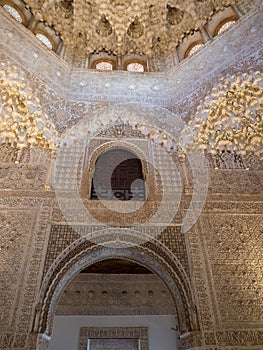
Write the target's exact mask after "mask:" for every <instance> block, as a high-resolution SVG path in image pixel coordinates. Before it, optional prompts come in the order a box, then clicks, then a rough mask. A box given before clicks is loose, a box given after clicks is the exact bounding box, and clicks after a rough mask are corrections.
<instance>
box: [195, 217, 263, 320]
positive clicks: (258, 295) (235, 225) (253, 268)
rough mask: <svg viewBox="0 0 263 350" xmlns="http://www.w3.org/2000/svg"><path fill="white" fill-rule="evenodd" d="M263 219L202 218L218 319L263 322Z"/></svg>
mask: <svg viewBox="0 0 263 350" xmlns="http://www.w3.org/2000/svg"><path fill="white" fill-rule="evenodd" d="M262 223H263V220H262V216H261V215H257V216H256V215H247V216H238V215H236V216H234V217H231V216H228V215H216V217H215V215H213V218H212V217H211V216H207V217H203V219H202V230H203V235H204V239H205V243H206V247H207V250H208V259H209V263H210V266H211V270H212V275H213V277H212V278H213V284H214V288H215V289H214V293H215V296H216V301H217V306H218V313H219V322H226V323H229V322H232V323H234V322H235V321H236V322H239V323H240V322H245V323H247V322H255V323H256V324H257V323H258V322H262V314H263V312H262V310H263V309H262V307H263V304H262V288H261V286H262V283H263V280H262V273H261V272H262V271H261V269H260V266H261V264H262V246H263V242H262V233H261V232H262V229H263V226H262ZM237 310H238V311H237Z"/></svg>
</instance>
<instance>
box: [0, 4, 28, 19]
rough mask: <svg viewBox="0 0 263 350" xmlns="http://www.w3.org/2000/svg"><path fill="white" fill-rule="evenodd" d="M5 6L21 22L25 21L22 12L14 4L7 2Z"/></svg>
mask: <svg viewBox="0 0 263 350" xmlns="http://www.w3.org/2000/svg"><path fill="white" fill-rule="evenodd" d="M3 8H4V9H5V10H6V11H7V12H8V13H9V14H10V15H11V16H12V17H13V18H14V19H15V20H16V21H17V22H19V23H22V22H23V19H22V16H21V15H20V13H19V12H18V11H17V10H16V9H15V8H14V7H12V6H10V5H7V4H5V5H4V6H3Z"/></svg>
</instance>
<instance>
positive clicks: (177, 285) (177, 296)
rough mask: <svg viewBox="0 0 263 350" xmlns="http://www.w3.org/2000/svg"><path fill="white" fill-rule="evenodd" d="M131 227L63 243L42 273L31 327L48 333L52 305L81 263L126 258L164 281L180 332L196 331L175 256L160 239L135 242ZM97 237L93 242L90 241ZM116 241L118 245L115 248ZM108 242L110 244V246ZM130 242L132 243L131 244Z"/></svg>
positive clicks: (191, 302) (190, 299) (192, 307)
mask: <svg viewBox="0 0 263 350" xmlns="http://www.w3.org/2000/svg"><path fill="white" fill-rule="evenodd" d="M138 234H139V235H141V232H139V233H138V232H136V230H135V229H126V228H121V229H118V228H112V229H106V230H101V231H96V232H94V233H93V235H94V238H93V240H92V241H93V243H91V242H90V240H88V239H87V238H86V237H81V238H79V239H78V240H77V241H75V242H74V243H72V244H71V245H70V246H69V247H67V248H66V249H65V250H64V251H63V252H62V253H61V254H60V255H59V256H58V257H57V259H56V261H55V262H54V263H53V264H52V266H51V267H50V269H49V271H48V273H47V274H46V276H45V278H44V281H43V284H42V288H41V291H40V294H39V302H38V305H39V307H38V310H37V312H36V317H35V324H34V330H35V331H36V332H38V333H40V334H45V335H46V336H48V337H50V336H51V334H52V327H53V320H54V316H55V311H56V305H57V303H58V302H59V298H60V296H61V294H62V292H63V290H64V289H65V288H66V286H67V284H68V283H69V282H70V281H71V280H72V279H73V278H74V277H75V276H76V275H77V274H78V273H79V272H80V271H81V270H83V269H84V268H85V267H87V266H90V265H92V264H94V263H96V262H99V261H103V260H107V259H113V258H114V259H115V258H120V259H126V260H130V261H133V262H136V263H138V264H140V265H143V266H144V267H146V268H148V269H149V270H151V271H152V272H153V273H155V274H156V275H157V276H159V278H160V279H161V280H162V281H163V282H164V283H165V285H166V286H167V288H168V290H169V291H170V293H171V295H172V297H173V300H174V302H175V306H176V310H177V316H178V321H179V330H180V332H181V333H188V332H191V331H197V330H198V329H199V326H198V318H197V314H196V306H195V301H194V295H193V291H192V289H191V284H190V280H189V277H188V275H187V273H186V271H185V270H184V268H183V267H182V265H181V263H180V262H179V261H178V259H177V258H176V257H175V256H174V255H173V254H172V252H171V251H169V249H168V248H166V247H165V246H164V245H163V244H162V243H161V242H160V241H158V240H154V239H152V237H148V238H145V241H147V243H145V244H144V245H143V246H137V245H136V242H137V235H138ZM95 240H96V241H97V244H96V243H94V241H95ZM116 242H118V244H119V248H116ZM110 245H112V248H111V247H110ZM132 245H133V246H132Z"/></svg>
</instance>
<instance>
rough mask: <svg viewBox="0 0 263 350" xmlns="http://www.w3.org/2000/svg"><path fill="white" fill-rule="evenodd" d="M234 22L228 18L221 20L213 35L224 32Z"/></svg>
mask: <svg viewBox="0 0 263 350" xmlns="http://www.w3.org/2000/svg"><path fill="white" fill-rule="evenodd" d="M235 23H236V21H235V20H229V19H227V20H225V21H223V22H221V23H220V25H219V26H218V27H217V28H216V31H215V34H214V36H216V35H218V34H222V33H224V32H225V31H226V30H228V29H229V28H230V27H232V25H233V24H235Z"/></svg>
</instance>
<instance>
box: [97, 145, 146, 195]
mask: <svg viewBox="0 0 263 350" xmlns="http://www.w3.org/2000/svg"><path fill="white" fill-rule="evenodd" d="M90 198H91V199H103V200H122V201H124V200H142V201H143V200H145V183H144V177H143V172H142V163H141V161H140V159H139V158H137V157H136V155H134V154H133V153H131V152H129V151H127V150H124V149H113V150H109V151H107V152H105V153H103V154H102V155H101V156H100V157H99V158H98V159H97V161H96V165H95V172H94V176H93V179H92V185H91V196H90Z"/></svg>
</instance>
